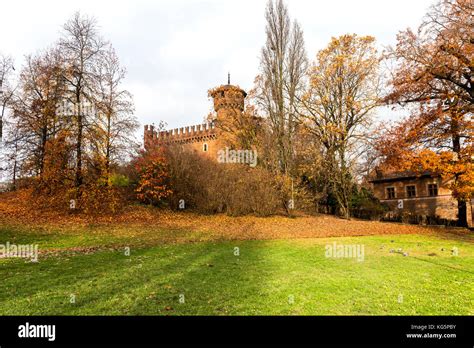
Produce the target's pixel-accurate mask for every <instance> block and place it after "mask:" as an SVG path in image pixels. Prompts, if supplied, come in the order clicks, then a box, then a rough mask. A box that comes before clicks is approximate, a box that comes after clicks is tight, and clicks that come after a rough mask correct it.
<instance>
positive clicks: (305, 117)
mask: <svg viewBox="0 0 474 348" xmlns="http://www.w3.org/2000/svg"><path fill="white" fill-rule="evenodd" d="M379 60H380V59H379V55H378V53H377V50H376V48H375V39H374V38H373V37H370V36H364V37H359V36H357V35H355V34H354V35H343V36H341V37H338V38H333V39H332V40H331V42H330V43H329V45H328V47H327V48H325V49H323V50H321V51H320V52H319V53H318V55H317V58H316V61H315V62H314V63H313V65H312V67H311V69H310V76H309V77H310V86H309V89H308V91H307V93H306V94H305V95H304V96H303V98H301V99H300V100H299V101H300V103H301V106H302V107H301V108H300V110H301V111H300V116H301V119H302V122H304V124H305V126H306V127H307V130H308V132H309V133H310V134H311V135H312V136H313V137H314V139H315V141H317V142H319V143H320V144H321V145H322V151H323V157H324V161H322V168H321V169H322V171H323V172H324V178H325V181H326V182H327V183H328V184H329V187H330V189H331V192H332V194H333V195H334V196H335V198H336V199H337V202H338V205H339V208H340V213H341V215H342V216H344V217H346V218H348V217H349V213H350V212H349V203H350V195H351V192H352V188H353V185H354V181H353V172H352V169H353V165H354V163H355V162H356V161H357V159H358V158H359V156H360V155H361V151H359V150H360V149H359V146H360V145H361V142H363V141H364V139H366V137H367V130H368V126H369V123H370V120H371V115H372V111H373V110H374V109H375V108H376V107H377V106H378V105H379V102H378V100H379V94H380V74H379Z"/></svg>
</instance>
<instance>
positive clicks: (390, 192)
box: [387, 187, 395, 199]
mask: <svg viewBox="0 0 474 348" xmlns="http://www.w3.org/2000/svg"><path fill="white" fill-rule="evenodd" d="M394 198H395V187H387V199H394Z"/></svg>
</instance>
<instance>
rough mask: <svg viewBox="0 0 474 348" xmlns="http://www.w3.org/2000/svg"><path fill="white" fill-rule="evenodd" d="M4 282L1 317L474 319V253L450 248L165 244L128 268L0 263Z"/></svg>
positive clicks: (429, 244)
mask: <svg viewBox="0 0 474 348" xmlns="http://www.w3.org/2000/svg"><path fill="white" fill-rule="evenodd" d="M160 233H162V231H161V232H160ZM81 236H82V237H81ZM102 238H103V237H100V238H99V237H94V236H89V237H88V236H87V235H84V234H79V233H78V234H74V233H73V234H71V235H70V236H68V237H65V236H62V235H61V236H60V235H55V234H52V233H47V234H43V233H41V231H40V232H38V231H36V232H35V233H31V232H28V233H21V230H14V229H11V228H6V227H3V228H0V243H4V242H5V241H7V240H8V241H10V242H11V243H18V244H20V243H38V244H39V245H40V250H41V249H42V248H59V249H61V248H65V247H69V246H71V245H75V246H77V245H83V246H93V245H97V244H100V243H102V242H105V240H103V239H102ZM129 241H131V240H126V241H120V242H129ZM333 242H337V243H341V244H360V245H364V249H365V257H364V261H362V262H359V261H357V260H356V259H350V258H327V257H326V256H325V246H326V245H327V244H331V243H333ZM236 247H237V248H239V254H240V255H239V256H236V255H235V251H236V249H235V248H236ZM453 247H457V248H458V251H459V255H458V256H454V255H452V252H451V249H452V248H453ZM398 248H402V249H403V250H404V251H407V252H408V253H409V255H408V256H403V255H402V254H399V253H391V252H390V249H395V250H397V249H398ZM0 279H1V282H0V314H1V315H33V314H34V315H118V314H124V315H156V314H159V315H474V243H473V242H472V240H464V239H457V238H455V237H453V236H451V237H449V236H448V237H446V238H443V237H436V236H422V235H385V236H368V237H345V238H344V237H339V238H311V239H295V240H267V241H219V242H217V241H214V242H196V243H178V244H173V243H162V244H159V245H150V246H144V247H143V246H142V247H134V246H132V248H131V254H130V256H126V255H125V253H124V250H122V249H121V248H120V247H118V248H117V249H116V250H99V251H95V252H92V253H89V254H83V253H76V254H71V253H62V254H59V255H54V256H46V257H44V256H43V257H42V256H40V259H39V262H37V263H32V262H29V261H25V260H23V259H0ZM73 298H75V302H74V303H71V300H72V299H73ZM183 300H184V301H183Z"/></svg>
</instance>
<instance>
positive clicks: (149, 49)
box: [0, 0, 435, 133]
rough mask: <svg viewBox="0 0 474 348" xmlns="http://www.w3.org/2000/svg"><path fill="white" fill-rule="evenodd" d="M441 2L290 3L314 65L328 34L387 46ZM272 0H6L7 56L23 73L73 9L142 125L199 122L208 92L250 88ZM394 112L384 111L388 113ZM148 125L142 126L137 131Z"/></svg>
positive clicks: (1, 44) (2, 23)
mask: <svg viewBox="0 0 474 348" xmlns="http://www.w3.org/2000/svg"><path fill="white" fill-rule="evenodd" d="M434 1H435V0H332V1H330V0H287V1H286V3H287V5H288V9H289V12H290V16H291V17H292V18H295V19H297V20H298V21H299V22H300V24H301V26H302V28H303V30H304V34H305V41H306V48H307V51H308V54H309V57H310V59H311V60H312V58H313V57H315V55H316V52H317V50H319V49H322V48H324V47H325V46H326V45H327V44H328V42H329V40H330V38H331V36H338V35H341V34H345V33H357V34H360V35H372V36H375V37H376V38H377V41H378V44H379V45H380V47H382V46H386V45H392V44H394V43H395V38H396V34H397V32H398V31H400V30H402V29H406V28H407V27H412V28H416V27H417V26H418V25H419V23H420V21H421V19H422V17H423V15H424V14H425V13H426V11H427V9H428V7H429V6H430V5H432V4H433V2H434ZM265 5H266V0H233V1H231V0H160V1H158V0H155V1H151V0H150V1H146V0H141V1H132V0H127V1H104V0H80V1H64V0H63V1H61V0H58V1H56V0H51V1H48V0H43V1H34V0H31V1H26V0H2V2H1V4H0V52H2V53H3V54H7V55H11V56H12V57H13V58H14V59H15V62H16V64H15V65H16V68H17V71H18V70H19V68H20V66H21V65H22V64H23V57H24V55H25V54H28V53H35V52H36V51H38V50H40V49H42V48H45V47H47V46H48V45H50V44H52V43H53V42H55V41H56V40H57V38H58V37H59V33H60V30H61V27H62V24H63V23H64V22H65V21H66V20H67V19H68V18H70V17H71V16H72V14H73V13H74V12H75V11H78V10H79V11H81V12H82V13H84V14H88V15H91V16H94V17H96V19H97V20H98V22H99V25H100V27H101V32H102V34H103V36H104V37H105V38H106V39H108V40H110V41H111V42H112V44H113V45H114V47H115V48H116V50H117V52H118V55H119V57H120V59H121V63H122V65H123V66H124V67H125V68H126V69H127V71H128V74H127V78H126V86H125V87H126V88H127V89H128V90H129V91H130V92H131V93H132V94H133V95H134V101H135V107H136V116H137V117H138V119H139V121H140V122H141V124H142V126H143V125H144V124H148V123H152V122H155V123H158V121H159V120H164V121H165V122H167V123H168V127H169V128H175V127H179V126H184V125H190V124H197V123H200V122H201V121H202V120H203V118H204V117H205V116H206V115H207V114H208V113H209V111H211V102H210V101H209V100H208V98H207V90H208V89H209V88H212V87H215V86H217V85H220V84H225V83H226V82H227V72H228V71H230V73H231V82H232V83H233V84H237V85H240V86H241V87H242V88H244V89H246V90H248V89H250V88H251V87H252V83H253V80H254V77H255V75H256V74H257V73H258V67H259V54H260V49H261V47H262V45H263V44H264V43H265V37H264V28H265V19H264V10H265ZM386 116H387V115H385V117H386ZM141 132H142V129H140V133H141Z"/></svg>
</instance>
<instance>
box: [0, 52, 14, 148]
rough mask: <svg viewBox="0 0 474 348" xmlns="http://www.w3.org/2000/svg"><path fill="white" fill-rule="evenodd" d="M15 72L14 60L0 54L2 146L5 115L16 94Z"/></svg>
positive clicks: (0, 139) (0, 132)
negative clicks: (13, 77)
mask: <svg viewBox="0 0 474 348" xmlns="http://www.w3.org/2000/svg"><path fill="white" fill-rule="evenodd" d="M13 70H15V69H14V67H13V59H12V58H11V57H8V56H4V55H2V54H0V144H1V142H2V138H3V122H4V119H5V116H6V115H5V114H6V111H7V107H8V104H9V103H10V101H11V99H12V97H13V92H14V88H13V87H12V86H11V81H10V79H11V75H12V72H13Z"/></svg>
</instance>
